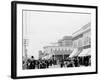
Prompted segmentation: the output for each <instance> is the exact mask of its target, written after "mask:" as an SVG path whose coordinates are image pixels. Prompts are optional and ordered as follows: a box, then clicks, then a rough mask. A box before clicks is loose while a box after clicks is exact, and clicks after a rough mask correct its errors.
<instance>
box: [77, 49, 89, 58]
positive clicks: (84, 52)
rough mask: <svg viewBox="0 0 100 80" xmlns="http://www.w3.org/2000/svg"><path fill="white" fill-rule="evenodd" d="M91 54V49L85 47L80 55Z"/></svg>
mask: <svg viewBox="0 0 100 80" xmlns="http://www.w3.org/2000/svg"><path fill="white" fill-rule="evenodd" d="M88 55H91V49H90V48H88V49H83V51H82V52H81V53H80V54H79V55H78V56H88Z"/></svg>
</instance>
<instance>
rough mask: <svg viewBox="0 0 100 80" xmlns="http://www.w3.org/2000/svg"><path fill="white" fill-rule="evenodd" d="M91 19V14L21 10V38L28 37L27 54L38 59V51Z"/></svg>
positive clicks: (70, 33)
mask: <svg viewBox="0 0 100 80" xmlns="http://www.w3.org/2000/svg"><path fill="white" fill-rule="evenodd" d="M90 21H91V14H79V13H58V12H42V11H23V39H28V40H29V42H28V53H27V54H28V56H31V55H33V56H34V57H35V59H38V51H39V50H43V47H44V46H48V45H51V44H50V43H55V42H57V41H58V40H59V39H62V38H63V37H64V36H69V35H72V33H74V32H75V31H77V30H78V29H80V28H81V27H83V26H84V25H85V24H87V23H88V22H90Z"/></svg>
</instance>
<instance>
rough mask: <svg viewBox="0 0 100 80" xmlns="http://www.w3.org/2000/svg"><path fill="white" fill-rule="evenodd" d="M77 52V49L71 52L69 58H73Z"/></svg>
mask: <svg viewBox="0 0 100 80" xmlns="http://www.w3.org/2000/svg"><path fill="white" fill-rule="evenodd" d="M77 52H78V49H77V48H76V49H74V50H73V52H72V53H71V54H70V56H69V57H73V56H75V55H76V53H77Z"/></svg>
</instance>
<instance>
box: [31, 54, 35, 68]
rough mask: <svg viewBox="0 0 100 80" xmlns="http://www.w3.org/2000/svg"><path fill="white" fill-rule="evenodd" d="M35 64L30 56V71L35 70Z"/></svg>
mask: <svg viewBox="0 0 100 80" xmlns="http://www.w3.org/2000/svg"><path fill="white" fill-rule="evenodd" d="M35 63H36V62H35V60H34V56H31V62H30V69H35Z"/></svg>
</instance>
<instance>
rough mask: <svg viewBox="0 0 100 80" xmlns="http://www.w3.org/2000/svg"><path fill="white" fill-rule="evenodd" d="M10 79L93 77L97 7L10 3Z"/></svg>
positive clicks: (95, 69) (95, 67) (95, 54)
mask: <svg viewBox="0 0 100 80" xmlns="http://www.w3.org/2000/svg"><path fill="white" fill-rule="evenodd" d="M11 61H12V65H11V66H12V70H11V75H12V78H14V79H18V78H35V77H51V76H67V75H81V74H96V73H97V6H88V5H70V4H56V3H55V4H54V3H39V2H20V1H13V2H12V60H11Z"/></svg>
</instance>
